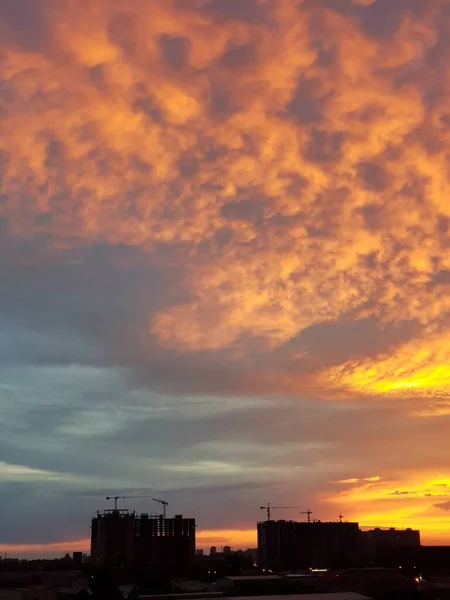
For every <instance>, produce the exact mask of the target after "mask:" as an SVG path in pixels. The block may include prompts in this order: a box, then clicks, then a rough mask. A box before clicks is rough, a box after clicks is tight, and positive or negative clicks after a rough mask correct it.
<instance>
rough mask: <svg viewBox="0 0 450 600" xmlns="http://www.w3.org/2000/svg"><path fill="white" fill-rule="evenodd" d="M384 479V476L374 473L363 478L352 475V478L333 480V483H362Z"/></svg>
mask: <svg viewBox="0 0 450 600" xmlns="http://www.w3.org/2000/svg"><path fill="white" fill-rule="evenodd" d="M382 479H384V478H383V477H380V476H379V475H374V476H373V477H362V478H361V479H359V478H358V477H352V478H350V479H341V480H340V481H333V483H340V484H351V483H361V482H363V481H381V480H382Z"/></svg>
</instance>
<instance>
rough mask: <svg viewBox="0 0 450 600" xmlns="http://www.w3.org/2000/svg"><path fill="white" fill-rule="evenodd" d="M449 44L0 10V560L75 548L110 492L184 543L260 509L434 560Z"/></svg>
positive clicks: (287, 14) (165, 6)
mask: <svg viewBox="0 0 450 600" xmlns="http://www.w3.org/2000/svg"><path fill="white" fill-rule="evenodd" d="M449 29H450V6H449V2H448V1H447V0H115V1H114V2H111V1H110V0H93V1H92V2H89V1H85V0H39V1H37V0H2V1H1V2H0V277H1V279H0V281H1V284H0V285H1V288H0V514H1V515H2V517H1V518H0V552H5V551H8V552H12V553H14V548H16V551H17V552H19V548H21V549H22V550H21V554H23V552H25V553H26V552H28V553H34V552H36V551H37V550H36V548H39V549H40V550H39V552H41V553H46V552H53V551H56V550H54V548H59V547H60V546H58V544H70V543H72V544H73V546H74V547H73V548H69V547H68V548H67V550H68V551H72V550H77V549H79V545H80V544H82V543H83V542H82V540H87V539H88V538H89V531H88V522H89V519H90V518H91V517H92V515H94V514H95V513H96V511H97V510H100V509H103V508H107V507H108V504H107V503H106V501H105V497H106V496H108V495H116V494H119V495H145V494H151V495H152V496H154V497H156V498H164V499H165V500H167V502H168V503H169V506H168V513H170V514H171V515H173V514H183V515H186V516H188V515H192V516H194V517H195V518H196V519H197V524H198V529H199V532H200V534H199V538H200V539H202V540H203V541H204V546H202V543H203V542H200V545H199V547H209V546H211V545H217V546H221V545H230V546H233V547H247V546H248V545H252V544H251V543H249V542H250V541H251V540H252V539H253V540H255V539H256V538H255V537H253V536H255V534H254V533H252V532H255V523H256V521H258V520H259V519H260V518H262V516H263V513H262V511H261V510H260V509H259V507H260V506H262V505H264V504H266V503H267V502H268V501H270V502H271V503H272V504H273V505H274V506H299V507H301V508H299V509H298V510H299V511H305V510H308V509H309V508H311V510H313V512H314V516H317V517H318V518H320V519H322V520H329V521H334V520H337V519H338V515H339V514H340V513H342V514H343V515H344V518H345V519H346V520H349V521H357V522H359V523H360V524H361V525H367V526H379V527H390V526H393V527H398V528H401V527H412V528H415V529H420V531H421V535H422V543H423V544H438V545H439V544H449V545H450V495H449V494H450V467H449V464H448V454H449V450H450V442H449V441H448V429H449V425H450V401H449V394H450V367H449V366H448V365H449V364H450V329H449V324H450V321H449V316H450V303H449V299H448V298H449V293H448V292H449V285H450V256H449V253H448V248H449V247H450V201H449V200H448V198H447V196H448V190H449V188H450V177H449V157H450V129H449V126H450V107H449V106H448V100H447V98H448V93H449V90H450V36H449V35H448V33H449ZM133 503H134V506H133V508H136V510H138V511H139V512H144V511H148V512H157V511H158V510H160V509H161V507H159V506H158V505H154V503H153V504H151V502H150V501H149V500H144V499H142V500H139V501H137V502H136V501H133ZM295 516H298V513H296V512H295V511H291V512H281V511H279V512H277V513H276V514H275V518H284V517H291V518H292V517H295ZM214 540H215V541H214ZM55 544H56V546H54V545H55ZM253 545H254V542H253ZM11 549H12V550H11ZM65 550H66V547H64V550H61V551H65Z"/></svg>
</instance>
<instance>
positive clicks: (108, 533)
mask: <svg viewBox="0 0 450 600" xmlns="http://www.w3.org/2000/svg"><path fill="white" fill-rule="evenodd" d="M134 520H135V513H134V512H130V511H128V510H105V511H104V512H102V513H100V512H97V517H96V518H94V519H92V525H91V557H92V562H93V563H94V564H96V565H100V566H104V567H113V568H124V567H127V566H129V565H131V564H132V562H133V557H134V550H135V531H134Z"/></svg>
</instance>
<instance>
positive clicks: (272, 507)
mask: <svg viewBox="0 0 450 600" xmlns="http://www.w3.org/2000/svg"><path fill="white" fill-rule="evenodd" d="M282 508H285V509H289V508H302V507H301V506H272V505H271V504H270V502H268V503H267V506H260V509H261V510H265V511H266V513H267V520H268V521H270V517H271V515H272V511H273V510H277V509H282ZM300 514H301V515H308V523H311V515H312V512H311V511H310V510H309V509H308V510H304V511H302V512H301V513H300Z"/></svg>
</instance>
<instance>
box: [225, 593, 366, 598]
mask: <svg viewBox="0 0 450 600" xmlns="http://www.w3.org/2000/svg"><path fill="white" fill-rule="evenodd" d="M286 599H289V600H371V598H369V596H363V595H362V594H357V593H356V592H337V593H332V594H289V596H285V595H284V596H282V595H279V596H264V600H286ZM225 600H261V596H242V597H233V598H228V599H227V598H226V599H225Z"/></svg>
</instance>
